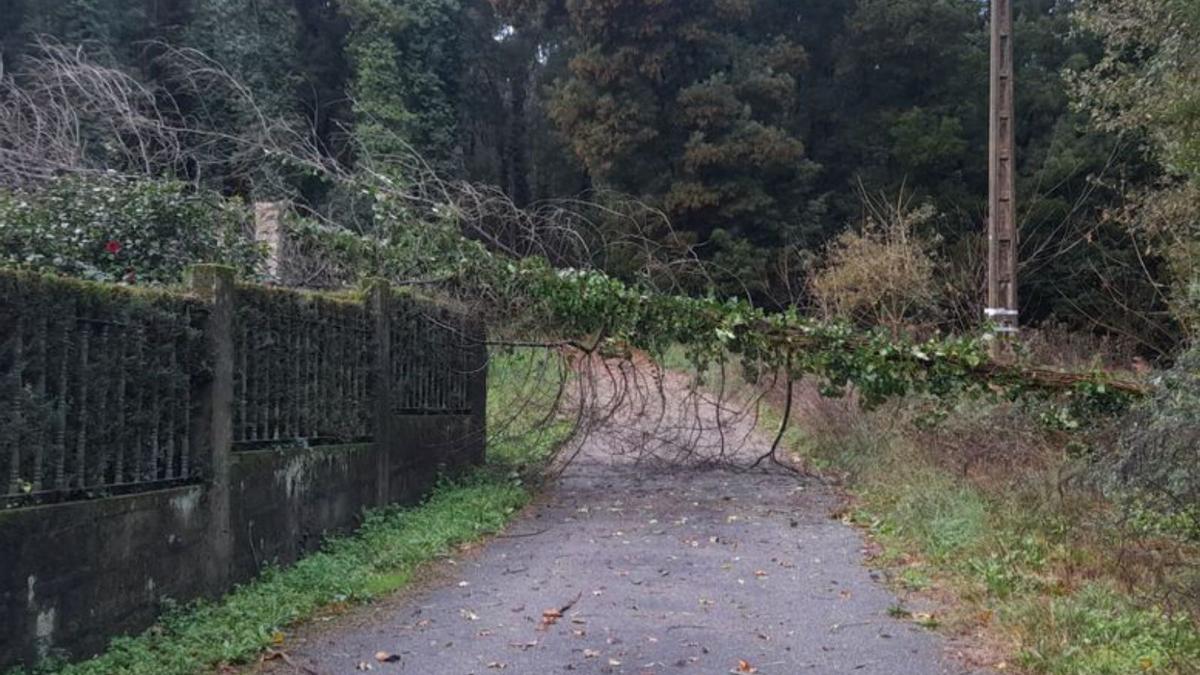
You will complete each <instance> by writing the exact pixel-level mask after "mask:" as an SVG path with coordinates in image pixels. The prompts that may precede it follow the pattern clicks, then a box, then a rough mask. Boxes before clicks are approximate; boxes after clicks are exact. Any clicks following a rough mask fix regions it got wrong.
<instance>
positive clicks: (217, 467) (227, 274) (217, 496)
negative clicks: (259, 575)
mask: <svg viewBox="0 0 1200 675" xmlns="http://www.w3.org/2000/svg"><path fill="white" fill-rule="evenodd" d="M188 285H189V286H190V288H191V291H192V293H193V294H195V295H196V296H197V297H198V298H200V299H201V300H202V301H204V302H205V303H207V304H208V307H209V313H208V321H207V324H206V325H205V335H206V336H207V339H208V349H209V358H210V359H211V361H212V378H211V379H210V380H209V382H208V383H207V386H206V387H205V388H204V390H202V391H201V392H200V396H199V403H198V405H199V414H200V424H198V425H196V428H197V431H198V432H199V433H200V434H203V435H204V436H205V437H206V441H207V444H208V445H207V447H208V449H209V460H208V471H209V476H210V485H209V490H208V510H209V517H210V520H209V540H208V544H209V547H210V550H211V551H212V555H211V556H210V559H209V560H207V561H203V562H202V563H201V564H202V565H204V568H205V571H206V576H208V577H209V578H210V580H211V582H212V583H213V587H212V588H213V591H215V592H219V591H223V590H225V588H226V587H227V582H228V580H229V578H230V574H231V571H230V566H231V564H232V561H233V528H232V524H231V517H230V501H231V485H230V480H231V479H230V475H231V467H232V463H233V361H234V353H233V313H234V302H235V300H234V271H233V269H232V268H229V267H224V266H221V265H196V266H194V267H192V268H191V269H190V270H188ZM196 447H205V446H196Z"/></svg>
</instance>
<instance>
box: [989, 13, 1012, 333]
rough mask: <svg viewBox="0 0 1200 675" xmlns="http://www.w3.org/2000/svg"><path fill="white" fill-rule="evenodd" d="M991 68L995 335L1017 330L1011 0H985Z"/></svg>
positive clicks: (991, 297)
mask: <svg viewBox="0 0 1200 675" xmlns="http://www.w3.org/2000/svg"><path fill="white" fill-rule="evenodd" d="M991 2H992V7H991V10H992V11H991V14H992V73H991V88H992V91H991V106H990V107H991V121H990V124H989V136H990V138H989V143H988V145H989V150H988V154H989V170H988V306H987V310H986V313H987V318H988V319H990V320H991V321H993V322H994V323H995V324H996V326H997V332H998V333H999V334H1000V337H1005V336H1012V335H1015V334H1016V332H1017V326H1018V315H1017V222H1016V217H1017V212H1016V152H1015V150H1016V142H1015V139H1014V132H1013V124H1014V117H1013V13H1012V0H991Z"/></svg>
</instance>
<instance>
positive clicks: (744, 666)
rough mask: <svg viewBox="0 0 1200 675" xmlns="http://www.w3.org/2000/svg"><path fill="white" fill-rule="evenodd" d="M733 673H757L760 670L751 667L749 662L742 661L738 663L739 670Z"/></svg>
mask: <svg viewBox="0 0 1200 675" xmlns="http://www.w3.org/2000/svg"><path fill="white" fill-rule="evenodd" d="M733 672H735V673H757V672H758V668H755V667H754V666H752V665H750V662H749V661H746V660H745V659H742V660H740V661H738V664H737V669H736V670H734V671H733Z"/></svg>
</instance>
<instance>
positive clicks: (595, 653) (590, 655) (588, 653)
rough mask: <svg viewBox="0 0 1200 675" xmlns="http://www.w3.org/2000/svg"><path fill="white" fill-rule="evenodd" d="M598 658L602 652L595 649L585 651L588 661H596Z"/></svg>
mask: <svg viewBox="0 0 1200 675" xmlns="http://www.w3.org/2000/svg"><path fill="white" fill-rule="evenodd" d="M597 656H600V652H598V651H596V650H595V649H585V650H583V657H584V658H586V659H594V658H596V657H597Z"/></svg>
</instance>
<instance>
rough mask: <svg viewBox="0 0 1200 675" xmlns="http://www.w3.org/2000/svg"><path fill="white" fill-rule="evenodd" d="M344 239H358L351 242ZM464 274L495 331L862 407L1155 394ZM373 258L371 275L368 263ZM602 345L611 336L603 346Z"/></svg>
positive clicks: (560, 282) (617, 289)
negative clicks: (847, 398) (778, 378)
mask: <svg viewBox="0 0 1200 675" xmlns="http://www.w3.org/2000/svg"><path fill="white" fill-rule="evenodd" d="M320 232H321V231H320V230H318V229H312V228H308V229H303V230H302V231H301V233H302V235H303V236H305V237H306V238H307V241H308V246H309V247H310V249H321V248H322V245H321V241H322V236H323V235H321V233H320ZM347 238H350V239H353V240H354V241H353V245H349V242H348V241H347ZM329 241H331V242H335V245H333V246H331V247H329V249H327V251H328V252H329V253H336V254H339V255H341V256H351V257H352V258H354V259H355V260H350V259H346V260H344V261H341V262H339V263H338V264H340V265H341V266H342V267H343V268H345V269H358V270H362V271H364V272H367V273H374V274H381V275H383V276H388V277H390V276H393V275H395V274H397V273H398V272H399V270H401V269H403V270H406V272H404V273H402V274H401V277H404V276H411V272H410V271H407V270H411V268H412V265H411V264H400V262H398V261H400V260H401V259H403V258H406V257H408V256H410V255H411V253H410V252H407V251H404V250H396V249H397V247H396V246H395V245H394V244H389V243H388V242H385V241H381V240H378V239H374V238H371V237H360V236H359V235H351V234H348V233H346V232H340V233H338V234H337V235H336V237H335V238H334V237H331V239H330V240H329ZM451 257H452V258H453V259H455V260H457V261H459V265H458V274H457V275H455V277H454V280H453V281H452V282H451V283H450V284H448V287H449V288H451V289H452V290H456V291H457V294H458V295H459V296H460V297H463V298H464V299H466V300H467V301H474V302H476V304H477V305H478V310H479V311H480V312H491V313H492V315H493V316H492V318H493V323H494V324H496V323H503V322H511V321H514V320H515V318H514V317H518V316H519V319H520V321H521V322H522V325H523V326H524V329H525V332H532V333H538V334H541V335H543V336H546V337H547V340H548V341H554V342H555V343H556V344H574V345H578V346H580V348H586V345H588V344H594V345H597V346H601V345H603V344H617V345H623V346H627V347H630V348H634V349H639V350H644V351H646V352H648V353H650V354H653V355H662V354H664V353H665V352H666V351H667V349H669V348H670V347H672V346H674V345H681V346H682V347H683V348H684V349H685V350H686V352H687V355H688V358H689V360H690V361H691V362H692V363H693V364H694V365H696V366H697V367H698V368H699V369H703V368H704V366H706V365H708V364H712V363H718V362H721V361H723V360H725V359H727V358H729V356H730V355H732V356H735V357H737V358H739V359H740V360H741V362H742V366H743V368H744V370H745V372H746V373H747V375H748V376H749V377H755V376H757V375H758V374H759V373H764V372H786V373H787V375H788V376H789V378H791V379H800V378H801V377H804V376H814V377H817V378H819V379H820V380H822V381H823V382H824V384H825V387H824V389H825V392H826V393H828V394H830V395H837V394H842V393H845V392H846V391H848V390H849V389H853V390H854V391H855V392H856V394H857V395H858V396H859V397H860V400H862V401H863V403H864V404H865V405H875V404H878V403H880V402H882V401H885V400H887V399H889V398H894V397H900V396H904V395H907V394H912V393H918V394H929V395H933V396H938V397H946V396H952V395H960V394H968V395H982V394H988V395H1002V396H1008V397H1012V398H1016V397H1019V396H1024V395H1051V394H1055V395H1057V394H1063V395H1067V396H1068V397H1070V398H1071V399H1072V400H1073V401H1074V402H1076V403H1079V404H1083V405H1084V406H1085V407H1087V408H1089V409H1098V410H1112V409H1116V408H1120V407H1123V406H1125V405H1126V404H1128V402H1129V401H1130V400H1132V399H1134V398H1137V397H1140V396H1143V395H1145V394H1147V393H1148V392H1149V391H1150V388H1149V387H1148V386H1147V385H1146V384H1143V383H1141V382H1136V381H1130V380H1124V379H1121V378H1118V377H1115V376H1113V375H1111V374H1109V373H1106V372H1102V371H1094V372H1079V373H1072V372H1061V371H1057V370H1052V369H1048V368H1042V367H1037V366H1031V365H1024V364H1004V363H998V362H995V361H993V360H992V359H991V358H990V356H989V349H988V348H989V345H988V342H987V340H986V339H985V338H982V337H978V336H950V337H938V338H933V339H929V340H923V341H917V340H910V339H906V338H897V337H896V336H894V335H893V334H891V333H890V332H886V331H863V330H859V329H855V328H853V327H851V326H849V325H847V324H844V323H830V322H825V321H819V320H815V319H812V318H809V317H805V316H802V315H800V314H799V313H798V312H797V311H796V310H795V309H792V310H788V311H785V312H768V311H766V310H764V309H763V308H761V307H757V306H755V305H753V304H751V303H750V302H749V301H747V300H744V299H739V298H733V299H727V300H721V299H718V298H715V297H711V296H709V297H690V296H682V295H671V294H664V293H657V292H654V291H651V290H648V289H646V288H642V287H639V286H637V285H634V284H630V283H626V282H624V281H621V280H619V279H616V278H613V277H611V276H609V275H606V274H604V273H602V272H598V271H592V270H574V269H566V270H564V269H556V268H554V267H553V266H552V265H551V264H550V263H549V262H548V261H546V260H545V259H544V258H540V257H528V258H524V259H520V260H513V259H508V258H504V257H501V256H499V255H496V254H493V253H491V252H489V251H488V250H487V249H486V248H485V247H483V246H480V245H478V242H471V241H464V242H463V243H462V244H461V245H458V246H457V247H456V250H455V252H454V254H453V256H451ZM364 261H366V262H368V263H369V264H367V265H366V266H365V268H364V266H363V265H362V263H363V262H364ZM596 336H603V339H600V340H597V338H596Z"/></svg>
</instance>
